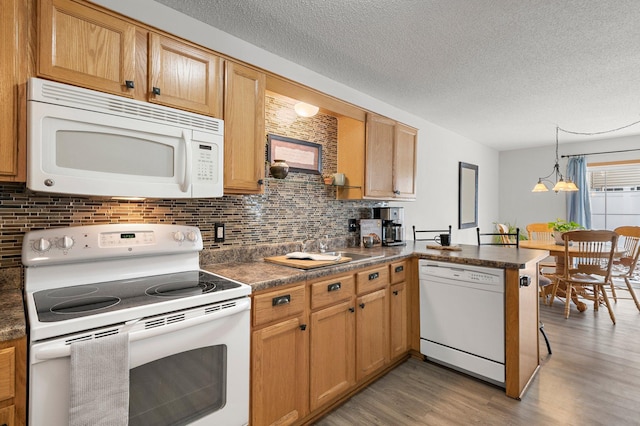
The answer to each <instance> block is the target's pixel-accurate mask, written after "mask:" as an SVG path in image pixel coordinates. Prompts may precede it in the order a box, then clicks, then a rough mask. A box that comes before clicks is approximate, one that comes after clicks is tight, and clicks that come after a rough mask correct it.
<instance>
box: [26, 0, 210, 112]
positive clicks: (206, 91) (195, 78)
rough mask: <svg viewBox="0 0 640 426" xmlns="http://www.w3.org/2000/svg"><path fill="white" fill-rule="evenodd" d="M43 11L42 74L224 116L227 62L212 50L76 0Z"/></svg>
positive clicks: (44, 1)
mask: <svg viewBox="0 0 640 426" xmlns="http://www.w3.org/2000/svg"><path fill="white" fill-rule="evenodd" d="M39 14H40V15H39V35H38V40H39V43H38V49H39V55H38V75H39V76H41V77H45V78H50V79H53V80H57V81H62V82H65V83H69V84H74V85H78V86H81V87H86V88H90V89H94V90H99V91H102V92H107V93H113V94H116V95H121V96H128V97H135V98H141V99H142V100H147V101H150V102H154V103H158V104H162V105H166V106H171V107H176V108H180V109H184V110H189V111H192V112H196V113H200V114H205V115H210V116H214V117H219V118H221V117H222V62H223V61H222V59H221V58H219V57H218V56H215V55H214V54H212V53H211V52H209V51H208V50H205V49H200V48H198V47H196V46H195V45H192V44H188V43H185V42H182V41H179V40H177V39H174V38H171V37H167V36H164V35H160V34H156V33H153V32H149V31H147V30H146V29H144V28H141V27H137V26H136V25H134V24H133V23H131V22H130V21H128V20H126V19H122V18H120V17H118V16H114V15H111V14H109V13H106V12H102V11H100V10H98V9H95V8H94V7H92V6H90V5H84V4H80V3H76V2H73V1H70V0H41V2H40V9H39ZM141 34H142V35H144V34H146V35H147V37H148V40H147V43H141V42H140V40H139V37H140V35H141ZM141 76H146V78H145V80H146V81H140V77H141ZM140 87H142V88H143V89H144V90H145V92H142V94H141V95H140V93H141V92H140Z"/></svg>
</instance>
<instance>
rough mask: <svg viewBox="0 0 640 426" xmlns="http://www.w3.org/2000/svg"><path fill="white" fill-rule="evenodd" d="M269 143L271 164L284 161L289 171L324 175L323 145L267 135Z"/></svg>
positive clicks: (268, 156) (268, 157)
mask: <svg viewBox="0 0 640 426" xmlns="http://www.w3.org/2000/svg"><path fill="white" fill-rule="evenodd" d="M267 141H268V144H269V149H268V150H267V160H268V161H269V163H273V162H274V161H275V160H284V161H285V162H286V163H287V164H288V165H289V171H294V172H303V173H314V174H320V173H322V145H320V144H317V143H313V142H307V141H301V140H298V139H292V138H285V137H284V136H278V135H273V134H268V135H267Z"/></svg>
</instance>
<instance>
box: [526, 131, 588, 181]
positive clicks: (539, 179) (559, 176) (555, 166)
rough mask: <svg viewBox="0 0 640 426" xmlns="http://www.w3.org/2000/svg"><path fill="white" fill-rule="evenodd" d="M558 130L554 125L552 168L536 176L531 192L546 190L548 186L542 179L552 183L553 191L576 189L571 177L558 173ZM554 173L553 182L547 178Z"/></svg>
mask: <svg viewBox="0 0 640 426" xmlns="http://www.w3.org/2000/svg"><path fill="white" fill-rule="evenodd" d="M558 131H559V127H558V126H556V163H555V164H554V166H553V170H552V171H551V173H549V174H548V175H547V176H545V177H541V178H538V183H537V184H536V186H534V187H533V189H532V190H531V192H547V191H549V188H547V185H545V184H544V182H543V181H546V182H549V183H550V184H552V185H554V186H553V190H554V191H555V192H558V191H563V192H573V191H577V190H578V187H577V186H576V184H575V183H573V182H572V181H571V179H566V180H565V179H564V177H563V176H562V173H560V165H559V164H558ZM554 174H555V179H556V181H555V183H554V182H552V181H550V180H549V178H550V177H551V176H553V175H554Z"/></svg>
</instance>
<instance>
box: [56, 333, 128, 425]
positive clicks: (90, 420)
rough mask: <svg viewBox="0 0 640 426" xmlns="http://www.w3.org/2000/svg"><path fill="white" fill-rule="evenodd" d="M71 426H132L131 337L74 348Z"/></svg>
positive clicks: (112, 338)
mask: <svg viewBox="0 0 640 426" xmlns="http://www.w3.org/2000/svg"><path fill="white" fill-rule="evenodd" d="M70 383H71V392H70V397H71V398H70V399H71V401H70V404H69V426H126V425H127V424H128V423H129V334H127V333H121V334H116V335H113V336H108V337H101V338H99V339H95V340H87V341H84V342H78V343H73V344H72V345H71V382H70Z"/></svg>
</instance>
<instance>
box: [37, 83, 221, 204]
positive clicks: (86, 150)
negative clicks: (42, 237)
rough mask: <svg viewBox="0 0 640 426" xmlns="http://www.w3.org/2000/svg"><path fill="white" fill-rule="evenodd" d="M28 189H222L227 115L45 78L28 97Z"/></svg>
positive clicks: (142, 193)
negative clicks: (207, 113) (216, 115)
mask: <svg viewBox="0 0 640 426" xmlns="http://www.w3.org/2000/svg"><path fill="white" fill-rule="evenodd" d="M27 120H28V129H27V148H28V149H27V187H28V188H29V189H31V190H33V191H39V192H51V193H56V194H70V195H83V196H97V197H122V198H165V199H172V198H208V197H221V196H222V194H223V175H224V170H223V153H224V147H223V141H224V123H223V121H222V120H219V119H215V118H212V117H206V116H203V115H199V114H193V113H190V112H186V111H180V110H177V109H174V108H167V107H164V106H160V105H154V104H151V103H147V102H140V101H136V100H132V99H127V98H123V97H119V96H114V95H110V94H106V93H101V92H97V91H93V90H88V89H82V88H79V87H75V86H70V85H67V84H62V83H56V82H52V81H48V80H42V79H38V78H31V79H30V80H29V86H28V95H27Z"/></svg>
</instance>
